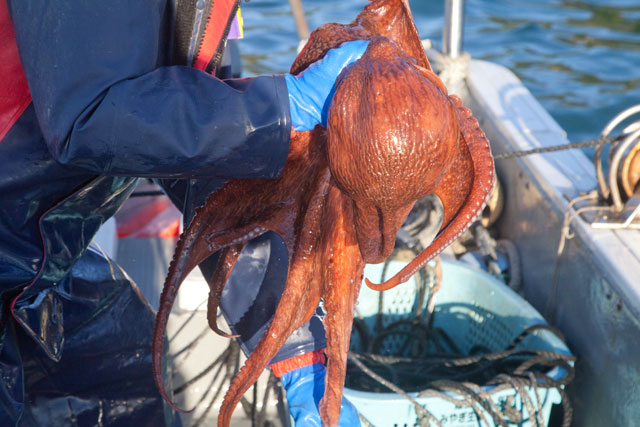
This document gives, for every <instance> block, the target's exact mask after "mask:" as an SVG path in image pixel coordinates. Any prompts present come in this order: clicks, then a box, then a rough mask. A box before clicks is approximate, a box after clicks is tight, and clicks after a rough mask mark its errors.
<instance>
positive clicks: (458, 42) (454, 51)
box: [442, 0, 464, 58]
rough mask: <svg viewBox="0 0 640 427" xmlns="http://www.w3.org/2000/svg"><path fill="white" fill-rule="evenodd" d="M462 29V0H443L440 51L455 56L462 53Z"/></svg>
mask: <svg viewBox="0 0 640 427" xmlns="http://www.w3.org/2000/svg"><path fill="white" fill-rule="evenodd" d="M463 30H464V0H445V2H444V28H443V29H442V53H444V54H445V55H447V56H449V57H451V58H457V57H458V56H460V54H461V53H462V34H463Z"/></svg>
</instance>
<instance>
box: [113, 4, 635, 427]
mask: <svg viewBox="0 0 640 427" xmlns="http://www.w3.org/2000/svg"><path fill="white" fill-rule="evenodd" d="M462 11H463V2H462V1H458V0H454V1H451V0H448V1H446V17H445V29H444V31H443V35H444V36H443V47H442V53H440V52H438V51H437V50H436V49H435V46H434V45H433V44H432V43H430V42H429V41H427V40H425V41H424V43H423V44H424V45H425V48H426V49H427V55H428V57H429V58H430V60H432V61H433V65H434V66H435V68H436V69H438V68H439V71H440V72H441V73H442V75H444V76H445V77H446V78H443V80H445V83H447V86H448V87H449V90H450V92H452V93H455V94H457V95H458V96H460V97H461V98H462V100H463V104H465V105H467V106H468V107H470V108H471V109H472V111H473V112H474V116H475V117H477V118H478V120H479V122H480V126H481V128H482V129H483V130H484V132H485V134H486V135H487V137H488V139H489V141H490V142H491V146H492V151H493V153H494V155H496V171H497V176H498V178H499V182H500V186H501V188H502V192H501V193H500V197H499V200H500V202H499V203H497V204H496V205H495V206H494V207H493V208H492V209H494V212H488V213H487V218H488V217H490V216H491V214H492V213H494V217H495V218H492V219H491V222H492V224H491V231H492V233H493V234H492V236H493V240H502V241H505V240H506V241H509V242H511V244H512V245H513V247H515V248H516V251H515V252H513V250H512V251H511V255H509V254H507V255H506V256H505V258H506V261H504V263H503V265H502V267H500V271H499V273H506V274H508V275H510V276H513V277H515V276H517V277H518V280H517V285H514V283H512V285H514V287H515V288H516V290H517V291H518V292H519V294H520V295H521V296H522V297H523V298H525V299H526V300H527V301H528V302H529V303H530V304H531V305H532V306H533V307H535V309H537V311H538V312H540V313H541V314H543V315H544V317H545V318H546V320H547V321H548V323H549V324H551V325H553V326H555V327H556V328H558V329H559V330H560V331H561V332H562V334H563V335H564V337H565V339H566V342H567V344H568V346H569V348H570V350H571V352H572V353H573V354H574V355H575V356H576V357H577V361H576V363H575V379H574V380H573V382H572V383H571V384H570V385H569V386H568V387H567V388H566V391H567V395H568V399H569V400H570V402H571V405H572V407H573V423H572V425H575V426H584V427H601V426H610V425H611V426H613V425H615V426H635V425H637V420H638V419H640V390H638V384H640V362H639V361H638V358H637V355H638V354H640V208H639V206H640V191H639V190H640V187H638V186H637V181H635V185H636V186H635V194H631V195H627V196H624V195H621V193H623V191H622V190H621V187H622V186H621V184H620V183H619V181H620V177H621V173H620V170H621V169H622V168H623V166H625V165H626V166H625V167H626V168H627V169H626V172H623V174H624V173H626V174H629V173H630V172H629V167H636V168H638V167H639V166H638V164H637V160H636V163H634V162H633V160H634V155H635V156H636V157H638V158H639V159H640V155H638V154H637V153H638V150H640V133H639V132H638V128H639V126H638V124H637V123H638V122H636V124H635V125H633V124H632V125H631V126H627V127H626V128H625V129H623V130H622V131H621V133H620V134H619V135H621V136H618V135H616V138H615V139H614V138H608V139H607V137H608V136H609V135H614V134H615V132H612V131H614V130H615V129H618V130H619V129H620V128H621V124H620V123H621V122H625V123H628V122H629V121H630V120H632V119H633V117H631V116H632V114H633V113H637V112H638V111H639V110H640V108H635V109H632V110H630V111H629V112H627V113H625V114H624V115H623V116H621V117H622V118H618V119H614V120H612V122H610V125H609V126H608V127H607V128H606V129H604V130H603V135H598V136H594V139H595V140H599V141H600V143H603V142H605V141H606V142H611V141H612V140H614V142H615V143H617V145H616V146H615V147H616V148H614V149H611V150H610V153H611V155H610V156H609V157H610V158H609V165H610V167H609V171H606V169H607V167H606V165H605V166H603V163H602V155H601V154H600V155H599V157H598V158H597V159H596V161H595V162H594V161H592V160H591V159H589V158H588V157H587V155H586V154H585V153H584V152H583V151H581V150H579V149H564V150H558V151H555V150H553V149H554V148H555V147H564V148H569V147H570V146H571V143H570V141H568V139H567V136H566V132H565V131H564V130H563V129H562V128H561V127H560V126H559V125H558V123H557V122H556V121H555V120H554V119H553V118H552V117H551V116H550V114H549V113H548V112H547V111H546V110H545V109H544V108H543V107H542V106H541V104H540V103H539V102H538V101H537V100H536V99H535V97H534V96H533V95H532V94H531V93H530V92H529V90H528V89H527V88H526V87H525V86H524V85H523V84H522V82H521V81H520V80H519V79H518V78H517V76H516V75H515V74H514V73H513V72H511V71H510V70H509V69H507V68H505V67H503V66H500V65H497V64H494V63H491V62H487V61H482V60H476V59H473V58H469V57H468V55H466V54H464V52H463V51H462V27H463V14H462ZM434 59H436V60H435V61H434ZM627 116H628V117H627ZM612 119H613V118H612ZM635 120H638V118H637V116H636V119H635ZM596 142H597V141H596ZM622 148H624V149H622ZM532 150H535V151H534V152H532ZM523 151H524V152H530V154H528V155H519V156H514V155H511V154H510V153H517V152H523ZM597 152H598V153H601V151H600V149H598V150H597ZM500 155H502V156H500ZM605 163H606V161H605ZM630 164H632V165H635V166H629V165H630ZM611 165H613V166H611ZM618 165H621V166H620V167H618ZM623 178H625V177H624V176H623ZM632 184H634V183H633V182H632ZM632 190H633V189H632ZM501 204H502V205H501ZM500 205H501V207H500ZM107 240H108V239H107ZM118 243H119V247H120V248H119V250H118V251H117V252H116V253H115V255H114V258H115V259H116V260H117V261H118V262H120V263H121V264H122V265H123V266H124V267H125V269H127V270H128V271H129V272H130V274H131V275H132V276H133V277H134V278H135V279H136V281H137V282H138V284H139V285H140V287H141V289H142V291H143V293H144V294H145V295H147V296H148V298H149V299H150V301H152V303H153V302H155V303H156V305H157V299H158V296H159V290H158V286H159V284H161V283H162V278H163V271H166V267H167V265H168V260H169V259H170V257H171V252H172V248H173V247H172V244H174V243H175V242H174V241H173V240H171V239H160V238H150V239H146V241H142V240H137V241H134V239H121V240H120V241H119V242H118ZM103 246H105V244H104V243H103ZM141 247H146V248H149V247H153V248H154V250H155V252H154V255H153V257H154V259H155V262H156V264H155V265H156V268H155V269H152V270H153V271H146V272H145V271H141V268H140V266H141V265H143V264H144V263H143V262H141V260H142V258H141V257H144V256H150V255H149V254H150V253H151V252H149V251H140V248H141ZM134 252H135V255H133V253H134ZM507 252H508V251H507ZM514 254H515V255H514ZM456 255H457V257H458V258H464V255H462V254H460V253H458V254H456ZM136 257H137V261H136V260H135V259H136ZM479 259H480V260H481V259H482V257H481V256H477V254H475V256H474V254H469V255H468V256H466V258H465V260H466V262H468V263H469V262H470V263H472V264H473V263H474V262H476V266H475V267H478V268H485V269H489V268H488V267H487V265H482V262H481V261H480V262H478V260H479ZM474 260H475V261H474ZM159 278H160V280H158V279H159ZM202 280H203V279H202V278H201V277H199V276H198V272H194V273H192V276H190V277H189V278H188V279H187V281H186V282H185V283H184V284H183V286H182V288H181V291H180V294H179V296H178V303H177V305H176V307H175V310H174V313H175V315H174V316H172V317H173V319H172V320H171V323H170V330H169V338H170V340H172V341H171V344H170V348H171V350H170V351H171V352H172V356H171V360H172V361H173V362H174V369H175V371H176V372H177V376H176V377H175V378H174V383H176V384H182V383H183V382H187V383H189V384H190V387H189V388H179V389H178V391H179V393H177V402H178V403H179V404H181V405H182V406H183V407H188V408H190V407H194V406H196V407H197V409H196V411H195V412H194V413H193V414H191V415H189V416H188V417H190V418H186V419H185V420H186V421H187V424H188V423H191V424H190V425H199V424H201V423H206V424H210V423H211V422H212V420H214V419H215V414H216V405H217V407H219V404H220V402H221V398H222V396H223V395H224V388H225V387H226V385H225V384H224V383H223V382H213V381H212V379H211V376H207V375H210V374H207V375H205V374H206V372H205V371H206V369H205V368H206V367H207V366H208V365H209V366H212V365H211V364H210V362H212V361H213V360H214V359H215V357H217V356H215V355H212V354H211V351H207V352H206V360H205V356H204V355H203V353H202V352H199V349H202V348H208V349H212V348H220V349H221V350H220V351H221V353H223V350H224V351H225V352H226V351H228V352H230V353H224V354H226V356H225V357H227V358H228V360H229V362H228V363H227V364H226V365H225V364H219V365H216V366H219V367H220V369H221V371H220V372H223V373H224V372H227V371H229V372H231V371H232V370H233V368H234V366H235V368H237V365H236V364H237V363H238V362H237V359H238V358H240V356H239V354H240V352H239V351H238V349H237V348H236V349H235V350H233V349H231V350H229V349H227V345H226V344H221V342H222V341H221V340H222V338H219V337H217V336H214V335H213V334H205V333H204V332H206V328H207V326H206V325H207V322H206V320H205V312H204V311H202V310H203V309H204V308H203V307H200V309H199V308H198V307H199V305H200V303H201V301H204V300H206V293H207V288H206V286H205V285H203V284H202ZM196 324H197V325H199V326H193V325H196ZM185 325H187V326H189V327H184V326H185ZM230 348H231V347H230ZM233 351H235V353H233V354H232V353H231V352H233ZM224 354H223V355H224ZM225 360H226V359H225ZM216 369H217V368H216ZM203 372H205V374H203ZM187 379H190V380H187ZM273 381H274V380H273V379H272V378H270V377H269V375H268V373H265V374H264V375H263V377H262V378H261V380H260V382H259V383H258V387H257V389H256V390H259V391H260V393H258V392H257V391H256V394H252V393H253V391H251V392H250V394H252V395H249V396H247V402H249V401H253V402H254V403H255V405H254V406H253V409H251V405H249V404H248V403H247V404H246V405H245V404H244V403H243V405H244V406H245V408H244V409H243V408H239V409H237V410H236V414H237V416H234V418H233V424H232V425H236V426H245V425H252V424H251V420H250V417H248V416H247V415H246V414H247V413H250V412H251V410H253V411H254V415H255V413H256V412H255V411H258V412H260V413H261V414H263V415H262V417H263V420H262V421H264V419H266V418H269V419H272V420H279V421H277V422H280V423H282V425H287V422H288V420H287V415H286V410H285V409H284V402H283V398H282V393H281V391H280V393H279V394H278V393H277V387H275V388H273V390H275V391H276V393H272V394H271V395H270V396H267V398H266V399H265V400H261V401H260V402H257V401H256V396H257V394H260V395H261V396H263V395H264V390H265V389H270V388H271V387H272V386H273V385H274V384H273ZM216 393H217V394H218V397H217V398H215V399H212V397H213V396H214V395H215V394H216ZM245 403H246V402H245ZM247 408H249V409H247ZM263 408H264V411H262V409H263ZM264 417H266V418H264ZM370 421H372V423H373V425H377V424H375V420H370ZM260 422H261V421H260ZM260 425H261V424H260ZM460 425H465V426H466V425H467V424H460ZM469 425H476V424H469Z"/></svg>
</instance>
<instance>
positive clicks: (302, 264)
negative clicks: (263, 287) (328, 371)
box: [218, 169, 330, 427]
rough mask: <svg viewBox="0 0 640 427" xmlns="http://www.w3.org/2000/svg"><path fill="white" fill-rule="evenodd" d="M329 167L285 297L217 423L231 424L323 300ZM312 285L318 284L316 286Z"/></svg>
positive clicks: (315, 197) (312, 205)
mask: <svg viewBox="0 0 640 427" xmlns="http://www.w3.org/2000/svg"><path fill="white" fill-rule="evenodd" d="M329 176H330V174H329V170H328V169H325V171H324V172H323V173H321V174H320V177H319V179H318V181H317V183H316V185H315V190H314V192H313V195H312V197H311V200H310V202H309V205H308V208H307V210H306V212H305V213H304V219H303V221H302V223H301V224H298V226H299V227H300V230H305V231H306V230H309V232H304V233H299V235H300V238H299V240H298V241H297V242H296V246H295V248H294V254H293V256H290V258H291V265H290V267H289V274H288V276H287V281H286V283H285V287H284V290H283V292H282V297H281V298H280V302H279V303H278V307H277V308H276V312H275V314H274V316H273V319H272V321H271V324H270V325H269V327H268V328H267V331H266V332H265V334H264V336H263V337H262V339H261V340H260V342H259V343H258V345H257V346H256V348H255V350H254V351H253V353H252V354H251V356H250V357H249V359H247V361H246V362H245V364H244V366H243V367H242V368H241V369H240V371H239V372H238V373H237V374H236V376H235V377H234V379H233V381H232V382H231V385H230V386H229V389H228V390H227V393H226V395H225V397H224V400H223V402H222V406H221V407H220V412H219V415H218V425H219V426H222V427H223V426H228V425H229V422H230V419H231V414H232V413H233V410H234V409H235V407H236V405H237V404H238V402H239V401H240V398H241V397H242V395H243V394H244V393H245V392H246V391H247V390H248V389H249V387H251V385H252V384H254V383H255V382H256V381H257V380H258V377H259V376H260V374H261V373H262V371H263V370H264V368H265V367H266V366H267V364H268V363H269V361H270V360H271V359H272V358H273V357H274V356H275V355H276V353H277V352H278V351H279V350H280V348H281V347H282V346H283V345H284V343H285V341H286V340H287V338H289V336H290V335H291V334H292V333H293V332H294V331H295V330H296V329H298V328H299V327H300V326H301V325H302V324H303V323H304V322H306V321H307V320H309V317H311V315H312V314H313V312H314V311H315V308H316V307H317V305H318V303H319V302H320V288H319V286H317V282H318V281H317V280H314V276H315V264H316V256H314V253H315V252H314V251H315V248H316V246H317V243H318V241H319V239H320V230H321V228H320V226H319V224H320V221H321V220H322V212H323V208H324V204H325V197H326V193H327V190H328V188H329ZM312 284H316V286H314V289H312V288H311V285H312Z"/></svg>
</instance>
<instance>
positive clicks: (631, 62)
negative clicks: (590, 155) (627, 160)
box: [241, 0, 640, 141]
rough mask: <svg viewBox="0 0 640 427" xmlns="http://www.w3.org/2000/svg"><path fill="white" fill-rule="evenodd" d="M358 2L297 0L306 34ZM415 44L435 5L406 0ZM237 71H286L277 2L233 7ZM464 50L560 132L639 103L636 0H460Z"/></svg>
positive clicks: (585, 127) (284, 27) (583, 129)
mask: <svg viewBox="0 0 640 427" xmlns="http://www.w3.org/2000/svg"><path fill="white" fill-rule="evenodd" d="M366 3H367V2H366V1H365V0H349V1H346V0H303V6H304V9H305V13H306V17H307V21H308V24H309V27H310V29H313V28H316V27H318V26H320V25H322V24H325V23H327V22H339V23H348V22H350V21H351V20H353V18H354V17H355V16H356V15H357V14H358V12H359V11H360V10H362V8H363V7H364V5H365V4H366ZM410 4H411V9H412V12H413V16H414V19H415V21H416V26H417V28H418V31H419V33H420V37H421V38H429V39H431V40H433V41H434V42H436V43H438V44H440V42H441V40H442V25H443V22H444V18H443V15H444V1H443V0H412V1H410ZM242 14H243V17H244V21H245V39H244V40H243V41H242V44H241V50H242V58H243V66H244V71H245V75H247V76H251V75H259V74H274V73H283V72H286V71H287V70H288V68H289V66H290V65H291V63H292V62H293V60H294V58H295V56H296V46H297V43H298V36H297V33H296V28H295V23H294V20H293V17H292V15H291V12H290V7H289V3H288V2H287V1H285V0H277V1H275V0H273V1H268V0H251V1H250V2H248V3H243V4H242ZM465 19H466V20H465V32H464V50H465V51H467V52H468V53H470V54H471V56H472V57H474V58H477V59H484V60H488V61H492V62H495V63H498V64H501V65H504V66H506V67H508V68H509V69H511V70H512V71H514V72H515V73H516V74H517V75H518V77H519V78H520V79H521V80H522V82H523V83H524V85H525V86H526V87H527V88H529V90H530V91H531V92H532V93H533V94H534V96H536V98H537V99H538V100H539V101H540V102H541V103H542V105H543V106H544V107H545V108H546V109H547V111H549V112H550V113H551V115H552V116H553V117H554V118H555V119H556V120H557V121H558V122H559V123H560V125H561V126H562V127H563V128H564V129H565V130H566V131H567V134H568V137H569V139H570V140H572V141H579V140H585V139H591V138H596V137H597V136H598V134H599V133H600V131H601V129H602V127H603V126H604V125H605V124H606V123H607V121H608V120H609V119H610V118H611V117H613V116H614V115H615V114H616V113H617V112H619V111H621V110H622V109H624V108H626V107H629V106H631V105H634V104H637V103H640V0H591V1H567V0H535V1H532V0H469V1H467V2H466V8H465Z"/></svg>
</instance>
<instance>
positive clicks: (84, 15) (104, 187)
mask: <svg viewBox="0 0 640 427" xmlns="http://www.w3.org/2000/svg"><path fill="white" fill-rule="evenodd" d="M237 3H238V2H236V1H225V0H219V1H216V2H211V1H206V2H205V6H206V7H205V8H204V9H202V8H201V5H200V2H197V4H196V2H194V1H188V0H185V1H182V0H178V1H174V0H171V1H169V0H156V1H145V2H130V1H125V0H112V1H108V2H105V1H101V2H98V1H84V2H63V1H60V2H49V1H45V0H0V36H1V37H0V55H1V56H0V57H1V58H2V61H0V62H1V63H2V64H1V65H0V67H2V68H1V70H2V76H3V79H2V81H1V82H0V159H2V166H3V167H2V170H0V206H1V209H0V298H1V302H2V310H1V313H0V334H1V335H0V339H1V342H0V374H1V375H2V378H3V381H2V382H0V425H21V426H29V425H67V424H69V425H71V424H73V425H98V424H99V425H134V424H140V425H158V424H162V423H166V424H176V425H179V424H180V422H179V419H178V417H177V415H176V414H173V413H171V412H169V410H168V409H167V406H166V405H164V404H163V402H162V400H161V398H160V396H159V393H158V391H157V390H156V387H155V385H154V383H153V380H152V376H151V365H150V363H151V358H150V354H149V353H150V347H151V345H150V342H151V336H152V331H153V323H154V313H153V310H152V309H151V308H150V306H149V305H148V304H147V303H146V301H145V300H144V298H143V297H142V296H141V295H140V293H139V292H138V291H137V289H136V288H135V286H134V285H132V283H131V281H130V279H129V278H128V276H127V275H126V274H125V273H124V272H123V271H122V270H121V269H120V268H119V267H118V265H117V264H115V263H114V262H113V261H112V260H110V259H107V258H105V257H104V256H103V255H102V254H101V253H100V252H99V251H97V250H94V249H93V248H88V246H89V242H90V241H91V238H92V236H93V235H94V234H95V233H96V231H97V230H98V229H99V227H100V226H101V225H102V224H103V223H104V222H105V221H106V220H107V219H108V218H109V217H111V216H112V215H114V213H115V212H116V211H117V210H118V208H119V207H120V206H121V205H122V203H123V202H124V201H125V200H126V199H127V197H128V195H129V194H130V193H131V191H132V190H133V188H134V186H135V183H136V179H137V177H147V178H154V179H157V180H159V181H158V182H160V183H161V185H162V186H163V188H164V189H165V191H166V193H167V194H168V195H169V196H170V198H171V199H172V200H173V201H174V203H176V205H177V206H178V207H179V208H181V209H182V210H183V211H184V215H185V221H189V219H190V218H191V216H192V215H193V210H194V208H195V207H196V206H198V205H199V204H201V203H202V202H203V200H204V199H205V197H206V195H207V194H209V193H210V192H211V191H214V190H215V189H216V188H218V187H219V186H220V185H221V183H222V182H224V180H226V179H230V178H275V177H277V176H279V174H280V173H281V171H282V169H283V166H284V163H285V160H286V157H287V153H288V149H289V139H290V134H291V129H292V128H293V129H297V130H309V129H312V128H313V127H314V126H316V125H318V124H321V125H322V124H325V123H326V121H325V120H326V118H325V117H324V116H323V110H325V106H326V105H328V103H329V102H330V101H331V96H332V95H331V93H332V91H331V90H332V85H333V82H334V81H335V79H336V77H337V76H338V74H339V73H340V72H341V70H342V69H343V68H344V67H346V66H348V65H349V64H350V63H352V62H353V61H355V60H357V58H359V57H360V56H361V55H362V54H363V53H364V50H365V49H366V42H362V41H356V42H349V43H345V44H343V45H341V46H340V47H338V48H336V49H333V50H331V51H330V52H329V53H328V54H327V55H326V56H325V58H324V59H322V60H321V61H318V62H317V63H315V64H313V65H312V66H311V67H310V68H309V69H308V70H307V71H305V72H304V73H303V74H302V75H301V76H292V75H287V74H285V75H278V76H259V77H255V78H246V79H230V80H221V79H219V78H216V77H215V76H213V75H211V74H210V73H211V72H213V71H215V70H216V66H217V61H218V60H219V57H220V53H221V47H222V46H223V45H224V39H225V34H224V32H225V28H228V24H229V22H230V19H231V17H232V16H233V15H234V13H235V10H236V8H237ZM203 10H204V11H205V12H206V13H204V14H203V13H201V12H202V11H203ZM207 13H208V14H207ZM282 250H283V248H282V244H281V242H279V241H278V239H276V238H275V237H274V236H273V235H270V234H267V235H264V236H261V237H260V238H259V239H257V240H256V241H255V242H252V243H251V244H249V245H248V246H247V248H246V249H245V251H244V252H243V254H242V256H241V258H240V259H239V260H238V266H237V267H236V269H234V274H233V277H231V278H230V281H231V282H232V283H230V284H229V285H228V286H227V288H228V289H230V290H232V292H230V293H227V294H225V296H223V301H222V302H221V306H222V309H223V311H224V314H225V317H226V318H227V320H228V321H229V323H230V327H231V328H232V330H233V331H234V332H236V333H239V334H240V335H241V338H240V340H241V343H242V347H243V349H244V350H245V352H247V353H250V352H251V351H252V349H253V347H254V346H255V344H256V343H257V339H259V337H260V336H261V331H262V330H263V329H264V327H265V325H266V324H267V323H268V320H269V316H270V314H269V313H272V312H273V310H274V309H275V302H274V301H276V302H277V297H278V289H281V288H278V286H280V287H281V286H282V279H283V277H286V257H285V256H283V253H282ZM256 260H259V261H260V263H261V264H260V265H261V266H262V267H261V268H262V270H261V272H260V274H251V271H252V270H250V267H251V265H253V264H255V262H254V261H256ZM283 260H284V261H283ZM252 262H253V263H252ZM209 264H211V263H209ZM243 266H244V267H243ZM203 269H204V270H207V266H206V265H204V266H203ZM209 273H210V271H209ZM234 281H242V284H243V286H244V288H247V289H248V290H246V292H245V293H242V292H240V290H241V288H242V286H234V283H233V282H234ZM274 298H275V299H274ZM265 313H266V314H265ZM319 322H320V320H319V318H318V317H315V318H313V319H312V320H311V321H310V322H309V324H307V325H305V326H303V327H302V328H301V329H300V330H299V331H297V332H296V333H295V334H294V335H293V336H292V338H291V339H290V340H289V341H287V344H285V346H284V347H283V349H282V351H281V352H280V353H279V354H278V355H277V356H276V358H274V360H273V361H272V362H273V364H274V365H273V366H274V367H277V369H278V371H279V373H280V374H281V375H282V376H283V384H284V386H285V388H286V390H287V399H288V400H289V404H290V407H291V412H292V415H293V417H294V418H295V419H296V420H297V422H298V424H299V425H320V420H319V416H318V413H317V404H318V400H319V397H320V396H321V395H322V387H323V377H324V366H323V365H322V364H321V363H320V364H319V363H317V362H319V359H318V357H317V355H318V352H321V351H322V348H323V345H324V341H323V340H324V336H323V334H322V328H321V325H320V323H319ZM340 422H341V425H359V421H358V418H357V415H356V413H355V411H354V409H353V408H352V407H351V405H350V404H349V403H348V402H346V401H345V402H344V405H343V411H342V415H341V421H340Z"/></svg>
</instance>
